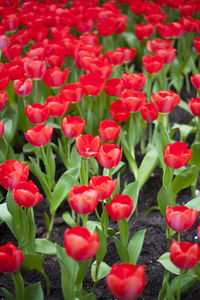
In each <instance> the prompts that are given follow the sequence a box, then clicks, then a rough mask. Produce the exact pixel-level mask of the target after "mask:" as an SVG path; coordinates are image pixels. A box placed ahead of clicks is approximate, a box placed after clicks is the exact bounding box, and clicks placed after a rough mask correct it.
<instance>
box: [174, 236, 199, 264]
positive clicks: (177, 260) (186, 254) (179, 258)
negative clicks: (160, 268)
mask: <svg viewBox="0 0 200 300" xmlns="http://www.w3.org/2000/svg"><path fill="white" fill-rule="evenodd" d="M199 258H200V247H199V245H198V244H193V243H188V242H181V243H178V242H177V241H175V240H173V241H172V244H171V247H170V259H171V261H172V262H173V264H174V265H175V266H176V267H177V268H179V269H184V270H189V269H191V268H193V267H194V266H195V265H196V264H197V263H198V261H199Z"/></svg>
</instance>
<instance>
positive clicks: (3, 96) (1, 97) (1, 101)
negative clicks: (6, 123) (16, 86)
mask: <svg viewBox="0 0 200 300" xmlns="http://www.w3.org/2000/svg"><path fill="white" fill-rule="evenodd" d="M7 102H8V94H7V92H0V111H2V110H3V109H4V108H5V106H6V103H7Z"/></svg>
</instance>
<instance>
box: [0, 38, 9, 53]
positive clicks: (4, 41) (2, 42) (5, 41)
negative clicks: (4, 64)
mask: <svg viewBox="0 0 200 300" xmlns="http://www.w3.org/2000/svg"><path fill="white" fill-rule="evenodd" d="M9 44H10V40H9V38H8V37H7V36H6V35H5V34H0V49H3V48H4V47H8V45H9Z"/></svg>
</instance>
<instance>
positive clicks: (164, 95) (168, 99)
mask: <svg viewBox="0 0 200 300" xmlns="http://www.w3.org/2000/svg"><path fill="white" fill-rule="evenodd" d="M151 102H152V103H153V105H154V107H155V109H156V110H157V111H158V112H159V113H168V112H170V111H171V110H173V109H174V108H175V107H176V106H177V105H179V103H180V102H181V99H180V97H179V95H177V94H176V93H175V92H173V91H160V92H158V93H153V94H152V95H151Z"/></svg>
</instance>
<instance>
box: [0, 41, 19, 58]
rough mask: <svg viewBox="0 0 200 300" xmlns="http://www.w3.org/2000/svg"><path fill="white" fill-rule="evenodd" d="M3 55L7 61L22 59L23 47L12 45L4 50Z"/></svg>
mask: <svg viewBox="0 0 200 300" xmlns="http://www.w3.org/2000/svg"><path fill="white" fill-rule="evenodd" d="M2 53H3V55H4V56H5V58H6V59H7V60H14V59H15V58H18V57H20V55H21V53H22V46H21V45H19V44H15V45H10V46H8V47H4V48H3V49H2Z"/></svg>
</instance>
